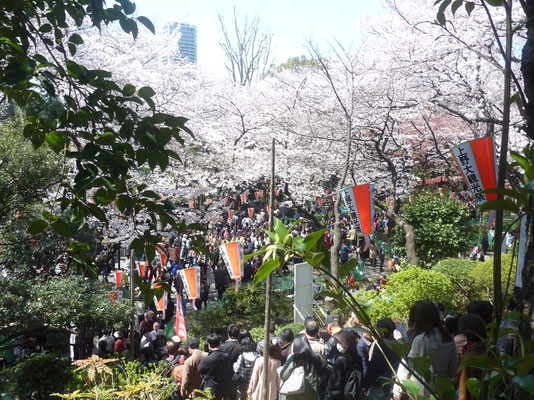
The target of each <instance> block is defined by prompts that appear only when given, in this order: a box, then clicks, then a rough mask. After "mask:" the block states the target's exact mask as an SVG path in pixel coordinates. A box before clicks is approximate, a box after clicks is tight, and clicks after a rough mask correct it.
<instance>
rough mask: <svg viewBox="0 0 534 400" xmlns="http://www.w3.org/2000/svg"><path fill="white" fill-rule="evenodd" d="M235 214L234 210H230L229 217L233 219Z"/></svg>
mask: <svg viewBox="0 0 534 400" xmlns="http://www.w3.org/2000/svg"><path fill="white" fill-rule="evenodd" d="M233 216H234V213H233V212H232V210H228V219H232V217H233Z"/></svg>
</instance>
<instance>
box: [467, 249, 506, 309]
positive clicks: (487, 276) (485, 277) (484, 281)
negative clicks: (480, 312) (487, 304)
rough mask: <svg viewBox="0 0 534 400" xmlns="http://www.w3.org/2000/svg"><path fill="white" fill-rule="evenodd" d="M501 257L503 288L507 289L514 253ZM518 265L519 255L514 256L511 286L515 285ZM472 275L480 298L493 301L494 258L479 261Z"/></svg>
mask: <svg viewBox="0 0 534 400" xmlns="http://www.w3.org/2000/svg"><path fill="white" fill-rule="evenodd" d="M501 257H502V258H501V282H502V289H503V290H505V289H506V282H507V280H508V275H509V274H510V265H511V263H512V254H511V253H509V254H502V256H501ZM516 267H517V256H516V257H514V264H513V265H512V274H511V279H510V280H511V282H510V288H513V287H514V282H515V273H516ZM472 277H473V281H474V285H475V291H476V295H477V296H478V298H480V299H482V300H489V301H493V258H490V259H487V260H486V261H484V262H479V263H477V265H476V267H475V268H474V270H473V272H472Z"/></svg>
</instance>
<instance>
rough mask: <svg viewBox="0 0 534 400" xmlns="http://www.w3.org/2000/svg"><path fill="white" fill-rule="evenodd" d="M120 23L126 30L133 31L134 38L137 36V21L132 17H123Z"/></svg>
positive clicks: (127, 31)
mask: <svg viewBox="0 0 534 400" xmlns="http://www.w3.org/2000/svg"><path fill="white" fill-rule="evenodd" d="M119 24H120V26H121V28H122V30H123V31H124V32H126V33H131V34H132V36H133V38H134V39H135V38H137V33H138V29H137V22H135V21H134V20H133V19H130V18H122V19H121V20H120V21H119Z"/></svg>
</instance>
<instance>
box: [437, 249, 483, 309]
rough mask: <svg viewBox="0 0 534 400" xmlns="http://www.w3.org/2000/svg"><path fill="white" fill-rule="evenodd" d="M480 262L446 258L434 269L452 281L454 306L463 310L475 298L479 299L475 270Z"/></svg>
mask: <svg viewBox="0 0 534 400" xmlns="http://www.w3.org/2000/svg"><path fill="white" fill-rule="evenodd" d="M478 264H479V263H478V262H477V261H471V260H468V259H466V258H446V259H445V260H441V261H440V262H439V263H438V264H436V265H435V266H434V267H433V268H432V271H435V272H439V273H442V274H443V275H445V276H446V277H447V278H449V280H450V281H451V283H452V287H453V292H454V296H453V301H452V304H453V306H454V308H455V309H456V310H458V311H463V310H464V309H465V306H467V304H469V303H470V302H471V301H473V300H478V298H479V295H478V293H477V291H476V284H475V279H474V277H473V271H474V270H475V268H476V267H477V265H478Z"/></svg>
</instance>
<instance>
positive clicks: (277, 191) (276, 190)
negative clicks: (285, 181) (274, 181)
mask: <svg viewBox="0 0 534 400" xmlns="http://www.w3.org/2000/svg"><path fill="white" fill-rule="evenodd" d="M279 193H280V190H278V189H274V194H275V195H276V197H278V194H279Z"/></svg>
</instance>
